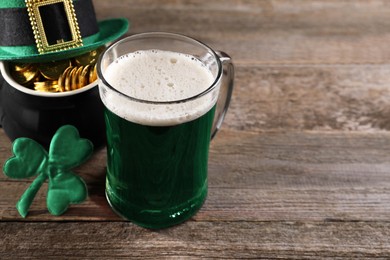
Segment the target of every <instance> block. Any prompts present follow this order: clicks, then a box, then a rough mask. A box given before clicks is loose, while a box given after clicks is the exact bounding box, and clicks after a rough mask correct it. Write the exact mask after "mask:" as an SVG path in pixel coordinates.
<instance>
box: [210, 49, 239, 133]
mask: <svg viewBox="0 0 390 260" xmlns="http://www.w3.org/2000/svg"><path fill="white" fill-rule="evenodd" d="M216 54H217V55H218V58H219V59H220V61H221V63H222V67H223V75H222V82H221V87H220V90H219V96H218V101H217V107H216V110H215V116H214V122H213V126H212V128H211V139H213V138H214V136H215V135H216V134H217V132H218V130H219V128H221V125H222V122H223V120H224V119H225V115H226V112H227V110H228V108H229V104H230V99H231V97H232V93H233V86H234V65H233V61H232V58H230V56H229V55H227V54H226V53H224V52H222V51H216Z"/></svg>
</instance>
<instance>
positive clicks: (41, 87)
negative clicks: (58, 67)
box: [34, 81, 59, 92]
mask: <svg viewBox="0 0 390 260" xmlns="http://www.w3.org/2000/svg"><path fill="white" fill-rule="evenodd" d="M34 89H35V90H36V91H41V92H58V91H59V87H58V81H40V82H34Z"/></svg>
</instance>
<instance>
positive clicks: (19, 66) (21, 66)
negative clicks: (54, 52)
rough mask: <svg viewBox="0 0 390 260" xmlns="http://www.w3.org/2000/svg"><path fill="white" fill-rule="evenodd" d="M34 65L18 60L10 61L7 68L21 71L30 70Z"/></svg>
mask: <svg viewBox="0 0 390 260" xmlns="http://www.w3.org/2000/svg"><path fill="white" fill-rule="evenodd" d="M33 66H34V65H33V64H31V63H19V62H10V63H9V69H10V71H18V72H23V71H26V70H32V67H33Z"/></svg>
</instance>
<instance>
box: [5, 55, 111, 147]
mask: <svg viewBox="0 0 390 260" xmlns="http://www.w3.org/2000/svg"><path fill="white" fill-rule="evenodd" d="M0 68H1V71H2V74H3V77H2V78H0V83H1V88H0V123H1V125H2V127H3V129H4V131H5V133H6V134H7V136H8V137H9V138H10V139H11V140H14V139H16V138H19V137H28V138H31V139H34V140H35V141H37V142H38V143H40V144H42V145H43V146H45V147H48V146H49V144H50V141H51V138H52V137H53V135H54V133H55V132H56V131H57V129H58V128H60V127H61V126H63V125H68V124H69V125H73V126H75V127H76V128H77V129H78V130H79V133H80V136H81V137H82V138H87V139H89V140H91V141H92V142H93V144H94V146H95V148H97V147H100V146H102V145H104V144H105V140H106V139H105V125H104V114H103V113H104V106H103V103H102V102H101V100H100V97H99V90H98V86H97V81H96V82H94V83H91V84H90V85H88V86H85V87H83V88H81V89H78V90H73V91H69V92H62V93H46V92H37V91H35V90H30V89H28V88H26V87H24V86H21V85H20V84H18V83H16V82H15V81H14V80H13V79H12V77H10V75H9V71H8V66H7V64H6V63H5V62H3V63H0Z"/></svg>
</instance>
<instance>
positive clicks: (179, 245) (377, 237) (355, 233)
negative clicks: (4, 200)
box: [0, 221, 390, 259]
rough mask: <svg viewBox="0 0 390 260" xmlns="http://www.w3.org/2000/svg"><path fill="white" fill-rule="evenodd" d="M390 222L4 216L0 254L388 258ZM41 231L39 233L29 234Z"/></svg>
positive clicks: (14, 256)
mask: <svg viewBox="0 0 390 260" xmlns="http://www.w3.org/2000/svg"><path fill="white" fill-rule="evenodd" d="M389 237H390V224H389V223H388V222H381V223H378V222H332V221H331V222H305V223H302V222H186V223H184V224H183V225H180V226H176V227H174V228H169V229H164V230H159V231H149V230H147V229H142V228H139V227H137V226H135V225H133V224H131V223H121V222H110V223H73V222H67V223H45V222H43V223H4V222H3V223H0V241H1V243H0V258H1V259H21V258H29V259H42V258H45V259H48V258H49V259H52V258H56V259H57V258H66V259H80V258H88V259H119V258H129V257H132V258H142V259H156V258H158V259H161V258H163V259H167V258H169V259H170V258H184V257H186V258H200V257H207V258H218V259H225V258H228V259H238V258H245V259H248V258H253V259H351V258H354V259H386V258H387V257H388V255H389V254H390V243H389V242H390V241H389ZM32 238H36V239H32Z"/></svg>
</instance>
